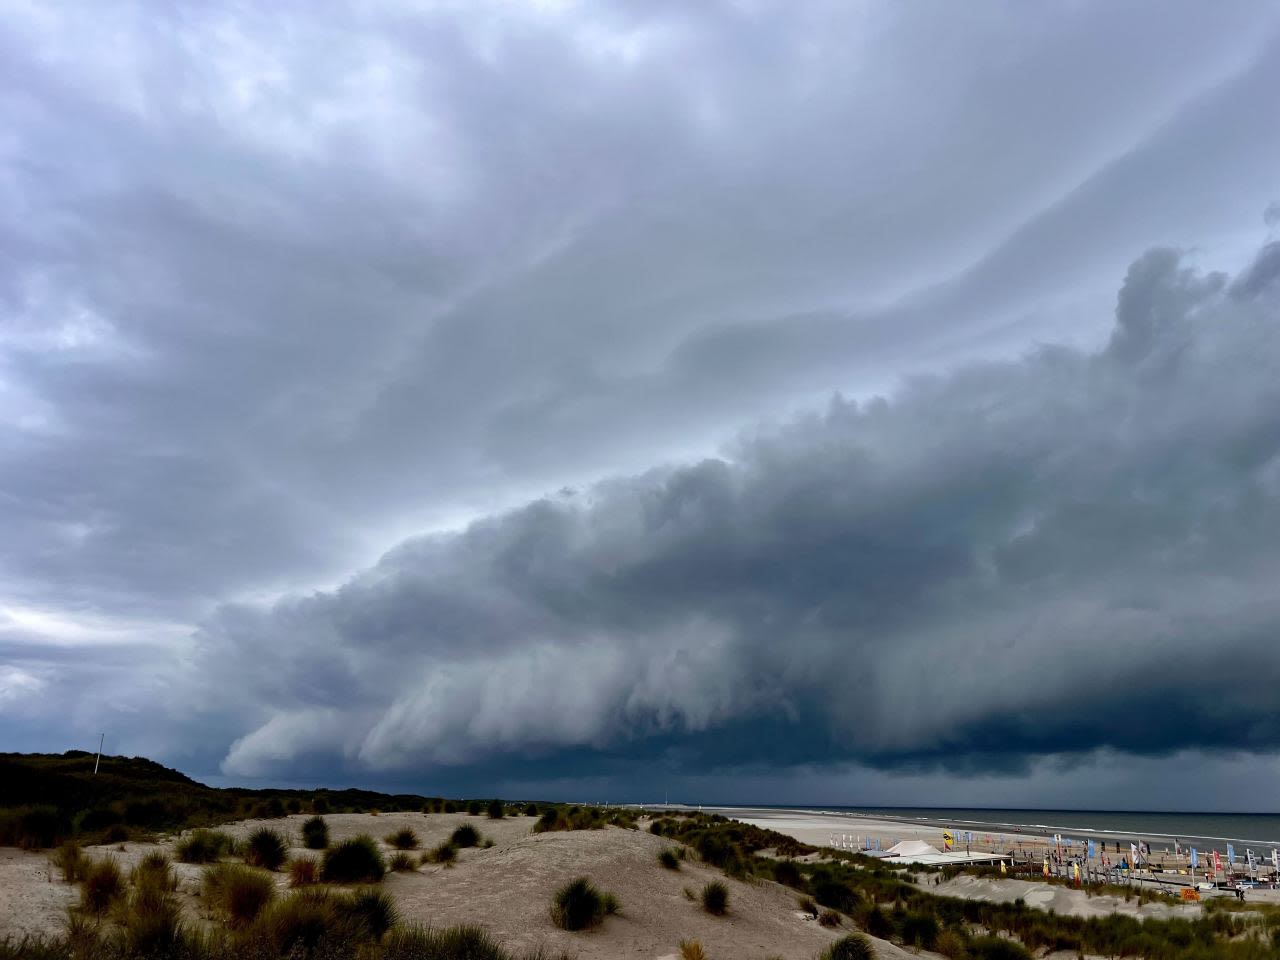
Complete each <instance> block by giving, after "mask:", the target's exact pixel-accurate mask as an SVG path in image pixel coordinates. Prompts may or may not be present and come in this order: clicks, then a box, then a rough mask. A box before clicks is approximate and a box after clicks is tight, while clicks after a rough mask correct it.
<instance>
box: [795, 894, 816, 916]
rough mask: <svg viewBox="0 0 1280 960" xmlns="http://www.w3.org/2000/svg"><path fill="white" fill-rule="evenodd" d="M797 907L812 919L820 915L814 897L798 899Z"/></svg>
mask: <svg viewBox="0 0 1280 960" xmlns="http://www.w3.org/2000/svg"><path fill="white" fill-rule="evenodd" d="M796 906H797V907H799V908H800V909H801V910H803V911H804V912H805V913H807V914H808V915H809V916H811V917H816V916H817V915H818V904H817V903H816V902H815V901H814V899H813V897H796Z"/></svg>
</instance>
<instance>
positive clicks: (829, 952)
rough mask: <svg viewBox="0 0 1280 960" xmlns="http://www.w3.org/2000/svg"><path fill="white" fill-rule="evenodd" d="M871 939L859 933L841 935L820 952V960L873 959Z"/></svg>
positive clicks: (873, 952) (874, 953)
mask: <svg viewBox="0 0 1280 960" xmlns="http://www.w3.org/2000/svg"><path fill="white" fill-rule="evenodd" d="M875 955H876V952H875V950H873V949H872V947H871V941H870V940H868V939H867V938H866V937H864V936H863V935H862V934H860V933H851V934H849V936H847V937H842V938H841V939H839V940H837V941H836V942H835V943H833V944H832V945H831V946H829V947H827V949H826V950H824V951H823V952H822V958H821V960H875Z"/></svg>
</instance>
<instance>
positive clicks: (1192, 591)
mask: <svg viewBox="0 0 1280 960" xmlns="http://www.w3.org/2000/svg"><path fill="white" fill-rule="evenodd" d="M1278 372H1280V245H1278V244H1270V245H1268V246H1266V247H1265V248H1263V249H1262V250H1261V251H1260V252H1259V254H1258V256H1257V258H1256V260H1255V262H1254V263H1253V265H1252V266H1251V267H1250V268H1249V269H1247V270H1246V271H1244V272H1243V273H1241V274H1240V275H1239V276H1236V277H1227V276H1224V275H1222V274H1204V273H1201V272H1198V271H1196V270H1194V269H1191V268H1188V267H1187V266H1186V265H1185V264H1184V263H1183V261H1182V259H1181V258H1180V256H1179V255H1178V254H1177V253H1175V252H1174V251H1170V250H1159V249H1158V250H1152V251H1151V252H1149V253H1147V254H1146V255H1145V256H1143V257H1142V258H1140V259H1139V260H1137V261H1136V262H1135V263H1134V264H1133V265H1132V267H1131V268H1130V269H1129V271H1128V275H1127V277H1126V278H1125V282H1124V285H1123V288H1122V289H1121V290H1120V293H1119V298H1118V304H1117V307H1116V318H1115V328H1114V332H1113V334H1112V336H1111V339H1110V342H1109V344H1108V345H1107V346H1106V348H1105V349H1103V350H1101V351H1098V352H1094V353H1087V352H1081V351H1077V350H1073V349H1067V348H1054V347H1046V348H1043V349H1040V350H1037V351H1035V352H1034V353H1032V354H1030V355H1028V356H1026V357H1024V358H1022V359H1020V360H1017V361H1013V362H1002V363H985V364H980V365H974V366H969V367H966V368H963V369H961V370H959V371H957V372H955V373H952V374H948V375H945V376H937V377H929V378H921V379H918V380H915V381H913V382H910V383H909V384H907V385H906V386H904V387H903V388H902V389H901V390H900V391H898V392H896V393H894V394H893V395H892V396H890V397H889V398H887V399H874V400H870V401H867V402H863V403H856V402H853V401H846V400H842V399H839V398H836V399H835V400H833V401H832V403H831V405H830V407H829V409H827V410H826V411H825V412H824V413H822V414H821V415H814V416H811V417H806V418H802V419H800V420H798V421H795V422H791V423H788V424H786V425H784V426H781V427H778V428H776V429H772V430H766V431H760V432H756V433H753V434H751V435H749V436H746V437H744V438H743V439H741V440H740V441H739V442H738V443H737V444H735V445H734V447H733V449H732V452H731V454H730V455H728V456H726V457H724V458H717V459H709V460H705V461H703V462H700V463H697V464H692V465H689V466H683V467H678V468H673V469H666V470H658V471H654V472H650V473H646V474H642V475H639V476H636V477H632V478H629V479H619V480H612V481H609V482H606V483H602V484H600V485H598V486H594V487H591V488H588V489H585V490H582V491H577V492H568V491H566V492H565V493H563V494H562V495H560V496H557V497H553V498H548V499H544V500H539V501H537V502H534V503H531V504H530V505H528V506H526V507H524V508H522V509H519V510H516V511H513V512H510V513H504V514H501V515H498V516H495V517H493V518H490V519H487V520H484V521H480V522H477V523H475V524H473V525H472V526H471V527H469V528H468V529H467V530H466V531H465V532H464V533H461V534H458V535H449V536H437V537H426V538H420V539H413V540H409V541H407V542H405V543H403V544H401V545H400V546H399V547H397V548H396V549H394V550H392V551H391V552H390V553H388V554H387V556H386V557H384V558H383V559H382V560H381V561H380V562H379V563H378V564H377V565H376V566H375V567H373V568H372V569H370V570H368V571H366V572H364V573H362V574H360V575H359V576H357V577H355V578H353V579H352V580H350V581H349V582H348V583H346V584H344V585H343V586H342V587H341V588H339V589H337V590H333V591H326V592H322V593H318V594H314V595H311V596H308V597H300V598H294V599H289V600H286V601H283V602H281V603H278V604H276V605H275V606H273V607H272V608H270V609H269V610H261V609H252V608H246V607H238V606H237V607H229V608H226V609H224V610H222V611H221V612H220V613H219V615H218V616H217V617H216V618H215V619H214V621H213V622H211V623H210V624H209V625H208V626H207V627H205V628H204V630H203V631H202V632H201V635H200V638H199V647H200V652H199V661H198V663H199V670H200V676H201V681H202V683H207V684H209V685H210V686H211V687H212V688H213V689H216V690H224V691H230V692H232V703H231V705H230V706H228V705H226V704H223V705H220V706H217V707H215V709H231V708H234V713H235V714H236V715H237V716H245V715H248V716H254V715H256V717H257V718H256V719H254V720H253V721H252V722H251V723H249V724H247V725H246V729H245V732H244V733H243V735H241V736H240V737H239V738H238V739H236V741H235V742H234V744H233V745H232V746H231V748H230V750H229V752H228V754H227V756H226V758H225V762H224V769H225V771H226V772H228V773H230V774H238V775H244V776H262V775H269V774H271V773H273V772H274V773H276V774H277V775H278V774H279V771H280V770H282V769H288V767H289V765H290V764H291V763H293V762H295V761H297V760H299V759H300V758H305V759H306V760H308V762H318V763H319V764H320V765H322V766H323V765H330V764H333V765H339V766H349V767H350V768H353V769H355V768H366V769H370V770H374V771H403V770H409V769H431V768H437V767H441V766H445V767H448V766H452V765H474V764H480V765H484V766H489V767H495V766H500V765H501V763H503V762H504V761H505V759H506V757H507V755H508V754H514V755H517V756H521V757H523V756H527V755H529V754H530V753H533V754H536V755H540V756H543V757H544V758H546V761H547V763H548V765H549V769H558V767H557V759H558V758H563V757H564V756H565V755H566V754H572V755H574V757H575V758H576V759H575V761H574V762H575V764H581V762H582V761H581V757H580V754H581V753H582V752H584V751H587V752H595V753H598V754H601V755H606V756H607V755H609V754H611V753H618V752H620V751H621V752H627V751H634V752H635V753H637V754H651V755H653V756H663V755H666V754H668V753H670V756H671V757H675V758H677V760H676V762H678V763H679V764H681V765H684V766H685V767H686V768H688V769H695V770H696V769H703V768H706V767H714V766H715V765H716V764H718V763H728V764H740V765H741V764H752V763H755V764H763V765H766V766H785V765H788V764H796V763H817V764H825V763H833V764H835V763H852V762H856V763H860V764H865V765H869V766H873V767H882V768H887V769H893V768H899V767H906V768H913V769H930V768H935V767H942V768H948V769H954V770H957V771H961V772H963V771H972V770H974V769H987V770H1017V769H1019V768H1022V767H1024V766H1025V765H1027V764H1028V762H1029V761H1030V760H1032V759H1034V758H1036V757H1038V756H1041V755H1046V754H1049V755H1071V754H1078V755H1085V754H1089V753H1091V752H1093V751H1097V750H1102V749H1110V750H1114V751H1121V752H1127V753H1132V754H1144V755H1147V754H1149V755H1161V754H1168V753H1173V752H1176V751H1181V750H1189V749H1196V750H1208V751H1214V750H1252V751H1264V752H1265V751H1272V750H1276V749H1278V748H1280V723H1277V721H1276V720H1275V717H1276V716H1277V713H1278V708H1280V694H1278V693H1277V691H1276V688H1275V686H1274V684H1272V683H1270V682H1269V681H1268V679H1267V678H1269V677H1273V676H1275V675H1276V674H1277V673H1278V672H1280V651H1278V650H1277V647H1276V644H1275V635H1276V630H1277V629H1278V628H1280V599H1278V598H1277V597H1276V596H1275V591H1274V590H1273V589H1272V585H1273V584H1274V583H1275V581H1276V577H1277V576H1278V575H1280V376H1277V373H1278ZM249 662H253V663H254V664H255V669H254V670H253V671H252V672H251V673H250V674H248V675H246V674H245V672H244V670H243V665H244V664H246V663H249ZM224 665H225V669H224V668H223V666H224ZM259 678H260V679H259ZM263 681H264V682H263ZM727 744H729V745H731V746H728V747H726V745H727Z"/></svg>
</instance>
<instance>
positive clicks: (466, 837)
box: [449, 823, 480, 848]
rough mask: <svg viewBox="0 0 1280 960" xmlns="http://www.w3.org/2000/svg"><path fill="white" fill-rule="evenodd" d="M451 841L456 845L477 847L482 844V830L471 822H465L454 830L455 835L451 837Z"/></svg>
mask: <svg viewBox="0 0 1280 960" xmlns="http://www.w3.org/2000/svg"><path fill="white" fill-rule="evenodd" d="M449 842H450V843H451V844H453V845H454V846H455V847H459V848H461V847H475V846H478V845H479V844H480V831H479V830H477V829H476V828H475V827H473V826H471V824H469V823H464V824H463V825H462V826H460V827H458V829H457V830H455V831H453V836H451V837H450V838H449Z"/></svg>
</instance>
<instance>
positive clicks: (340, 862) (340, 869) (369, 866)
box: [320, 834, 387, 883]
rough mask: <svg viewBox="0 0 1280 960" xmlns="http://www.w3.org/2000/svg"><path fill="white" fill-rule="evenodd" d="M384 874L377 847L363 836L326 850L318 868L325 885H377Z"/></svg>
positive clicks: (344, 841) (382, 862) (371, 840)
mask: <svg viewBox="0 0 1280 960" xmlns="http://www.w3.org/2000/svg"><path fill="white" fill-rule="evenodd" d="M386 872H387V865H386V863H385V862H384V861H383V859H382V853H381V851H379V850H378V845H377V844H376V843H375V842H374V840H373V838H372V837H370V836H366V835H364V834H362V835H360V836H358V837H354V838H352V839H350V840H343V841H342V842H341V843H339V844H338V845H337V846H334V847H330V848H329V849H328V850H326V851H325V854H324V863H323V864H322V865H321V868H320V876H321V878H322V879H323V880H324V882H325V883H378V882H379V881H380V880H381V879H382V878H383V876H384V875H385V874H386Z"/></svg>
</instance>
